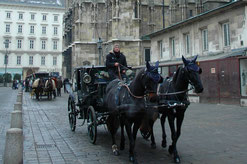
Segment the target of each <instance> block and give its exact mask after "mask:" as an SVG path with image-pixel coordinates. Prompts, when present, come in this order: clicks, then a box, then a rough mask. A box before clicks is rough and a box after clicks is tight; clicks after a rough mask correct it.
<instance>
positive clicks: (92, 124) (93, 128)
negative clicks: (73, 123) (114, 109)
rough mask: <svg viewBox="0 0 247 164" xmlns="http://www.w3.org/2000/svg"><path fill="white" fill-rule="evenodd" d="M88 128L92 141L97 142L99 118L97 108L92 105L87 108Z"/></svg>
mask: <svg viewBox="0 0 247 164" xmlns="http://www.w3.org/2000/svg"><path fill="white" fill-rule="evenodd" d="M87 130H88V136H89V140H90V142H91V143H93V144H95V142H96V138H97V120H96V115H95V110H94V108H93V107H92V106H89V107H88V110H87Z"/></svg>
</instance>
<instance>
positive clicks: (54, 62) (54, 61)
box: [53, 56, 57, 65]
mask: <svg viewBox="0 0 247 164" xmlns="http://www.w3.org/2000/svg"><path fill="white" fill-rule="evenodd" d="M53 65H57V57H55V56H54V57H53Z"/></svg>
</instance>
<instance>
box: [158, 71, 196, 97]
mask: <svg viewBox="0 0 247 164" xmlns="http://www.w3.org/2000/svg"><path fill="white" fill-rule="evenodd" d="M187 69H188V68H185V71H186V73H188V70H187ZM187 80H188V83H189V84H190V85H191V87H190V89H186V90H183V91H178V92H172V93H160V92H159V87H160V86H158V88H157V95H158V96H170V95H178V94H182V93H187V92H189V91H190V90H193V89H194V88H195V87H194V84H193V83H192V82H191V80H190V79H189V78H188V77H187ZM170 83H171V82H170Z"/></svg>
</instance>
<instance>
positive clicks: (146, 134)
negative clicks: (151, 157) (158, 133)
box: [140, 130, 151, 140]
mask: <svg viewBox="0 0 247 164" xmlns="http://www.w3.org/2000/svg"><path fill="white" fill-rule="evenodd" d="M140 133H141V135H142V137H143V138H144V139H145V140H148V138H149V137H150V136H151V133H150V132H146V133H144V132H142V131H141V130H140Z"/></svg>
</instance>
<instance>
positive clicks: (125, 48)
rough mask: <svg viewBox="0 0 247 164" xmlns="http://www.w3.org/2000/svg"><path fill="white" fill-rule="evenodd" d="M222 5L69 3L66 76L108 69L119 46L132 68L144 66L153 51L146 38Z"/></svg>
mask: <svg viewBox="0 0 247 164" xmlns="http://www.w3.org/2000/svg"><path fill="white" fill-rule="evenodd" d="M218 1H220V3H215V2H216V1H214V2H213V3H215V4H214V5H212V4H211V1H203V0H179V1H178V0H66V2H65V3H66V4H65V5H66V13H65V15H64V34H63V75H64V76H65V77H69V78H70V77H71V74H72V70H73V68H75V67H78V66H82V65H104V64H105V61H104V60H105V56H106V55H107V54H108V53H109V51H111V50H112V47H113V45H114V44H115V43H118V44H120V46H121V52H123V53H124V54H125V55H126V58H127V63H128V65H130V66H136V65H142V64H144V62H145V58H144V56H145V54H146V55H147V56H149V55H150V47H151V46H150V40H149V39H148V38H145V37H143V36H145V35H147V34H150V33H153V32H155V31H158V30H161V29H163V28H165V27H167V26H170V25H171V24H174V23H177V22H179V21H182V20H185V19H188V18H190V17H193V16H194V15H197V14H200V13H201V12H203V11H206V10H208V9H210V7H212V6H215V7H217V5H219V4H221V3H224V1H222V0H218ZM204 4H205V6H208V7H206V8H203V5H204ZM207 4H210V5H207Z"/></svg>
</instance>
